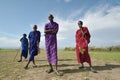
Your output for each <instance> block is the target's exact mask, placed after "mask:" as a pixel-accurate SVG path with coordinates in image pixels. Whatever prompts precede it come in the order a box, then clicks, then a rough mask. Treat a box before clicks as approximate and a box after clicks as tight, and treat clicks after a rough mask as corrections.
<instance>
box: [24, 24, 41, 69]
mask: <svg viewBox="0 0 120 80" xmlns="http://www.w3.org/2000/svg"><path fill="white" fill-rule="evenodd" d="M40 37H41V33H40V31H38V30H37V25H34V26H33V31H31V32H30V33H29V36H28V38H29V52H30V58H29V61H28V63H27V65H26V66H25V67H24V68H25V69H27V68H28V65H29V63H30V62H31V61H33V64H34V66H36V64H35V60H34V56H36V55H37V54H38V51H39V43H40Z"/></svg>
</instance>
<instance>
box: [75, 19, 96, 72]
mask: <svg viewBox="0 0 120 80" xmlns="http://www.w3.org/2000/svg"><path fill="white" fill-rule="evenodd" d="M78 26H79V29H78V30H77V31H76V55H77V60H78V63H79V64H81V66H80V67H79V69H81V68H84V64H83V63H84V62H87V63H88V64H89V66H90V70H91V71H92V72H96V71H95V70H94V69H93V68H92V65H91V59H90V56H89V53H88V44H89V43H90V37H91V36H90V33H89V30H88V28H87V27H84V26H83V22H82V21H78Z"/></svg>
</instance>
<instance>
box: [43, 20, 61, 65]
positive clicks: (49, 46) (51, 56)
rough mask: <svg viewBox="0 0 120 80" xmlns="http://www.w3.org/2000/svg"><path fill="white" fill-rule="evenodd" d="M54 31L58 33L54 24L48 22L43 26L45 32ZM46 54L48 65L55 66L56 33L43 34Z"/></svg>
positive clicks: (56, 59)
mask: <svg viewBox="0 0 120 80" xmlns="http://www.w3.org/2000/svg"><path fill="white" fill-rule="evenodd" d="M51 29H53V30H55V31H56V32H58V29H59V26H58V24H57V23H56V22H50V23H47V24H46V25H45V30H51ZM45 45H46V53H47V58H48V62H49V63H51V64H52V63H54V64H57V61H58V57H57V33H47V34H45Z"/></svg>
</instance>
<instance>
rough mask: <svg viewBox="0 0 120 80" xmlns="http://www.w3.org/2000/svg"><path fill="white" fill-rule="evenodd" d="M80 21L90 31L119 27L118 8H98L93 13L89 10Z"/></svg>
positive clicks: (119, 10)
mask: <svg viewBox="0 0 120 80" xmlns="http://www.w3.org/2000/svg"><path fill="white" fill-rule="evenodd" d="M82 19H83V21H84V23H85V25H87V26H88V27H89V28H90V30H96V29H103V28H110V27H119V25H120V22H119V21H120V6H114V7H109V6H100V7H99V8H95V11H93V10H89V11H88V12H87V13H86V14H85V16H84V17H83V18H82Z"/></svg>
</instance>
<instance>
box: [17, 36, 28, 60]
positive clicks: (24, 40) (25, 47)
mask: <svg viewBox="0 0 120 80" xmlns="http://www.w3.org/2000/svg"><path fill="white" fill-rule="evenodd" d="M26 37H27V35H26V34H23V37H22V38H21V39H20V42H21V48H22V49H21V55H20V60H19V61H18V62H21V61H22V56H23V57H24V58H25V59H26V58H27V56H28V39H27V38H26Z"/></svg>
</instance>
